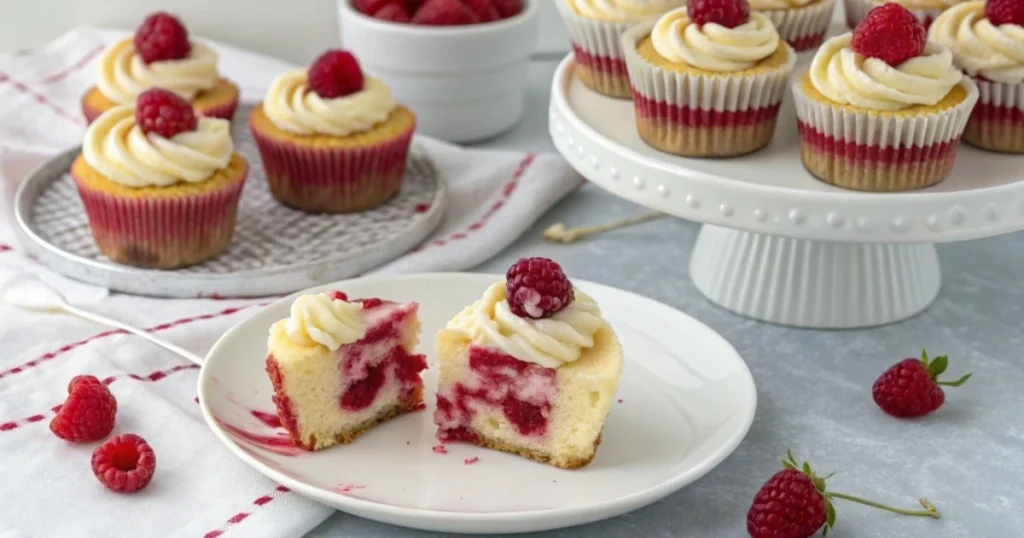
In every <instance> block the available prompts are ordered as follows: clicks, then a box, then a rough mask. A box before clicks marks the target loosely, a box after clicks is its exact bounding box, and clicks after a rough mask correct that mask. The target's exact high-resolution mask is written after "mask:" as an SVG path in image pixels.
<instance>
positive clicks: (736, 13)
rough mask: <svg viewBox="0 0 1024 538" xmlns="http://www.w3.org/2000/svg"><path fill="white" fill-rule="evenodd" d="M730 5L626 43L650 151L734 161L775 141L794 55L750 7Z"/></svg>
mask: <svg viewBox="0 0 1024 538" xmlns="http://www.w3.org/2000/svg"><path fill="white" fill-rule="evenodd" d="M733 4H734V5H733ZM730 5H732V9H730V10H724V11H722V10H716V11H713V12H711V13H702V12H700V8H695V7H694V6H695V5H691V6H690V7H689V8H680V9H676V10H673V11H670V12H668V13H666V14H665V15H663V16H662V17H661V18H659V19H658V20H657V21H653V22H648V23H644V24H641V25H638V26H636V27H634V28H632V29H630V30H629V31H627V32H626V33H625V34H624V35H623V36H622V47H623V50H624V51H625V52H626V63H627V65H628V67H629V78H630V83H631V84H632V87H633V103H634V109H635V115H636V126H637V129H638V130H639V133H640V137H641V138H642V139H643V140H644V142H646V143H647V144H648V145H650V146H651V147H653V148H656V149H658V150H661V151H664V152H666V153H672V154H675V155H681V156H685V157H732V156H737V155H743V154H746V153H751V152H753V151H757V150H759V149H761V148H763V147H764V146H766V145H767V144H768V143H769V142H770V141H771V139H772V136H773V135H774V133H775V123H776V120H777V118H778V115H779V107H780V105H781V103H782V98H783V96H784V95H785V91H786V82H787V80H788V79H789V76H790V74H791V73H792V71H793V66H794V65H795V63H796V53H795V52H794V51H793V48H792V47H790V46H789V45H787V44H786V42H785V41H783V40H782V39H781V38H780V37H779V34H778V32H777V31H776V29H775V26H774V25H772V22H771V21H770V20H769V19H768V17H767V16H765V15H764V14H761V13H756V12H755V13H750V6H749V4H747V2H746V0H731V4H730ZM688 10H689V11H688ZM723 14H724V15H723Z"/></svg>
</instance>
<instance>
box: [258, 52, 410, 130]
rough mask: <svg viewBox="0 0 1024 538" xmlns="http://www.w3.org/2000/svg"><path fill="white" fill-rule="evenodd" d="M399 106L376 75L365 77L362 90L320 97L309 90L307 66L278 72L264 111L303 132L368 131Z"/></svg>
mask: <svg viewBox="0 0 1024 538" xmlns="http://www.w3.org/2000/svg"><path fill="white" fill-rule="evenodd" d="M396 106H397V105H396V104H395V101H394V99H393V98H392V97H391V91H390V90H389V89H388V87H387V86H386V85H385V84H384V83H383V82H381V81H380V80H379V79H377V78H374V77H365V79H364V83H363V89H362V90H360V91H358V92H355V93H352V94H349V95H345V96H342V97H335V98H332V99H325V98H323V97H320V96H319V95H317V94H316V92H313V91H310V90H309V88H308V86H307V71H306V69H304V68H300V69H293V70H291V71H287V72H285V73H282V74H281V75H280V76H278V77H277V78H276V79H275V80H274V82H273V83H272V84H271V85H270V89H269V90H268V91H267V96H266V99H264V100H263V112H264V113H266V115H267V117H268V118H270V121H271V122H273V123H274V125H276V126H277V127H278V128H279V129H282V130H285V131H288V132H291V133H295V134H301V135H311V134H324V135H330V136H348V135H351V134H355V133H361V132H365V131H368V130H370V129H371V128H373V127H374V126H375V125H377V124H379V123H382V122H384V121H386V120H387V119H388V117H389V116H390V115H391V111H392V110H394V109H395V107H396Z"/></svg>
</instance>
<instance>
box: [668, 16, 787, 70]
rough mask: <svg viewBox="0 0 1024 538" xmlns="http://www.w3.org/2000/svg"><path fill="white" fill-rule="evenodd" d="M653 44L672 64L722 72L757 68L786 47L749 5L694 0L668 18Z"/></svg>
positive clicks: (772, 28)
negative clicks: (782, 46) (781, 44)
mask: <svg viewBox="0 0 1024 538" xmlns="http://www.w3.org/2000/svg"><path fill="white" fill-rule="evenodd" d="M650 40H651V44H652V45H653V47H654V50H655V51H656V52H657V53H658V55H659V56H661V57H662V58H664V59H665V60H667V61H669V62H671V63H674V64H685V65H688V66H692V67H696V68H698V69H703V70H705V71H713V72H720V73H722V72H735V71H743V70H746V69H750V68H751V67H754V66H755V65H757V64H758V63H759V62H761V61H763V60H765V59H767V58H769V57H771V56H772V55H774V54H775V53H776V51H777V50H778V49H779V46H780V42H781V41H780V39H779V33H778V31H777V30H776V29H775V26H774V25H773V24H772V22H771V21H770V20H769V19H768V17H766V16H765V15H763V14H761V13H756V12H755V13H751V12H750V4H749V3H747V1H746V0H691V1H690V2H689V3H688V4H687V7H685V8H679V9H675V10H672V11H669V12H668V13H666V14H664V15H662V16H661V17H660V18H659V19H658V20H657V22H656V23H655V24H654V28H653V29H652V30H651V35H650Z"/></svg>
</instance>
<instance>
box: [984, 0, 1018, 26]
mask: <svg viewBox="0 0 1024 538" xmlns="http://www.w3.org/2000/svg"><path fill="white" fill-rule="evenodd" d="M985 18H986V19H988V22H991V23H992V24H994V25H996V26H1000V25H1003V24H1015V25H1017V26H1024V2H1021V0H988V2H985Z"/></svg>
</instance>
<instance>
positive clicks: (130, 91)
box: [96, 38, 219, 104]
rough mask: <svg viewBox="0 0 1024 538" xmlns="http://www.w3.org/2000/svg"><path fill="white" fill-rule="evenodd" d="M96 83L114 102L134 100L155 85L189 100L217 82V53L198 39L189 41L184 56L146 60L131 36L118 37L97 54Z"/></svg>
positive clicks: (121, 102)
mask: <svg viewBox="0 0 1024 538" xmlns="http://www.w3.org/2000/svg"><path fill="white" fill-rule="evenodd" d="M97 65H98V66H99V67H98V69H99V76H98V77H97V80H96V87H97V88H99V90H100V93H102V94H103V95H104V96H106V97H107V99H110V100H111V101H113V102H115V103H118V104H128V103H134V102H135V98H136V97H138V96H139V94H140V93H142V92H144V91H146V90H148V89H149V88H153V87H159V88H164V89H167V90H170V91H172V92H174V93H176V94H178V95H180V96H182V97H184V98H185V99H188V100H190V101H191V100H192V99H194V98H195V96H196V95H197V94H199V92H201V91H204V90H209V89H211V88H213V87H214V86H216V85H217V80H218V79H219V75H218V74H217V53H216V52H215V51H214V50H213V49H211V48H210V47H207V46H206V45H203V44H202V43H192V51H191V52H190V53H189V55H188V57H187V58H181V59H180V60H162V61H158V62H153V63H150V64H147V63H146V62H143V61H142V57H140V56H139V55H138V53H137V52H136V51H135V44H134V43H133V41H132V39H131V38H126V39H123V40H121V41H118V42H116V43H114V44H112V45H110V46H109V47H107V48H106V49H104V50H103V52H102V53H101V54H100V57H99V61H98V64H97Z"/></svg>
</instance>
